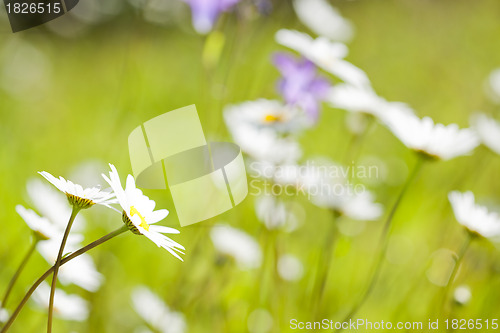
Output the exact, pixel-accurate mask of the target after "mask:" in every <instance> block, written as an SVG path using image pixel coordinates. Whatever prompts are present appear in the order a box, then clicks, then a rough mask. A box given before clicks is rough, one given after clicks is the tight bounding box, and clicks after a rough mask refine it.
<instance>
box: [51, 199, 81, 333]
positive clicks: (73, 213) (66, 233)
mask: <svg viewBox="0 0 500 333" xmlns="http://www.w3.org/2000/svg"><path fill="white" fill-rule="evenodd" d="M80 209H81V208H80V207H78V206H77V205H76V204H74V205H73V210H72V211H71V216H70V217H69V221H68V225H67V226H66V230H65V231H64V236H63V239H62V241H61V246H60V247H59V253H58V254H57V260H56V263H55V264H54V276H53V277H52V285H51V287H50V298H49V315H48V320H47V333H50V332H52V316H53V313H54V296H55V292H56V284H57V274H58V273H59V266H61V258H62V255H63V252H64V247H65V246H66V241H67V240H68V236H69V232H70V231H71V226H73V222H74V221H75V218H76V215H78V212H79V211H80Z"/></svg>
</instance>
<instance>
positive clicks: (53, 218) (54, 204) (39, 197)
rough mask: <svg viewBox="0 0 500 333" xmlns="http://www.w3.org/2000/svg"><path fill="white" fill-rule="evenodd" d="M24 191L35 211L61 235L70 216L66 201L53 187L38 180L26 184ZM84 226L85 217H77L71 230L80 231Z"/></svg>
mask: <svg viewBox="0 0 500 333" xmlns="http://www.w3.org/2000/svg"><path fill="white" fill-rule="evenodd" d="M26 190H27V192H28V196H29V197H30V199H31V201H32V202H33V205H34V206H35V208H36V210H37V211H38V212H39V213H40V214H41V215H42V216H44V217H46V218H47V219H48V220H49V221H50V222H51V223H53V224H54V226H56V227H57V228H59V229H61V234H62V233H63V232H64V229H65V228H66V225H67V224H68V217H69V216H70V215H71V208H70V206H68V201H67V200H66V199H64V197H63V196H61V195H60V194H59V192H58V191H57V190H56V189H55V188H54V187H52V186H50V185H49V184H47V183H46V182H43V181H42V180H40V179H38V178H34V179H30V180H29V181H28V183H27V184H26ZM85 224H86V221H85V217H84V216H83V215H80V214H79V215H77V216H76V218H75V222H74V225H73V228H72V229H71V230H72V232H73V231H77V232H78V231H82V230H83V229H84V227H85Z"/></svg>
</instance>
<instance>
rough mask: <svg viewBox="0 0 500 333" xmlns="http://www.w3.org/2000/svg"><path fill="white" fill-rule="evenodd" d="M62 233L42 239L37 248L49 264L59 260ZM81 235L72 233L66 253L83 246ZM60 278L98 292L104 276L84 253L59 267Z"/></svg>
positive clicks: (67, 282)
mask: <svg viewBox="0 0 500 333" xmlns="http://www.w3.org/2000/svg"><path fill="white" fill-rule="evenodd" d="M61 238H62V234H61V235H60V236H59V237H58V238H53V239H50V240H47V241H41V242H39V243H38V244H37V250H38V252H39V253H40V254H41V255H42V257H43V258H44V259H45V260H46V261H47V263H48V264H49V265H53V264H54V262H55V261H56V260H57V255H58V252H59V247H60V244H61ZM82 240H83V237H82V236H81V235H78V234H76V235H70V236H69V238H68V241H67V244H66V246H65V248H64V251H65V252H66V253H70V252H74V251H76V250H78V249H79V248H81V244H80V242H81V241H82ZM58 279H59V281H60V282H61V283H62V284H63V285H69V284H75V285H77V286H79V287H81V288H83V289H85V290H87V291H90V292H96V291H97V290H99V288H100V287H101V285H102V283H103V281H104V277H103V276H102V274H101V273H99V272H98V271H97V268H96V267H95V264H94V261H93V259H92V257H91V256H90V255H88V254H82V255H80V256H79V257H78V259H76V260H71V261H69V262H68V263H67V264H65V265H64V266H61V267H60V268H59V272H58Z"/></svg>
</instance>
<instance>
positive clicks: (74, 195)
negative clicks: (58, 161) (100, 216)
mask: <svg viewBox="0 0 500 333" xmlns="http://www.w3.org/2000/svg"><path fill="white" fill-rule="evenodd" d="M39 174H40V175H42V176H43V177H44V178H45V179H47V181H49V182H50V183H51V184H52V185H54V186H55V187H56V188H57V189H58V190H59V191H61V192H63V193H65V194H66V196H67V197H68V201H69V203H70V204H71V205H73V206H75V207H79V208H80V209H86V208H90V207H92V206H93V205H95V204H100V205H104V206H108V207H109V204H112V203H116V199H115V195H114V194H113V193H109V192H104V191H101V189H100V188H99V187H90V188H85V189H84V188H83V187H82V186H81V185H79V184H74V183H73V182H71V181H69V180H66V179H64V178H63V177H59V179H57V178H56V177H54V176H52V175H51V174H50V173H48V172H45V171H41V172H39Z"/></svg>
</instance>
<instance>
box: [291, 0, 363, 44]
mask: <svg viewBox="0 0 500 333" xmlns="http://www.w3.org/2000/svg"><path fill="white" fill-rule="evenodd" d="M293 7H294V9H295V12H296V13H297V16H298V17H299V19H300V21H301V22H302V23H303V24H304V25H305V26H307V27H308V28H309V29H311V30H312V31H313V32H315V33H316V34H318V35H320V36H324V37H328V38H330V39H332V40H337V41H341V42H347V41H349V40H351V38H352V36H353V33H354V32H353V30H354V29H353V26H352V23H351V22H350V21H349V20H347V19H345V18H343V17H342V15H341V14H340V12H339V11H338V10H337V9H336V8H334V7H332V6H331V5H330V4H329V3H328V2H327V1H325V0H294V1H293Z"/></svg>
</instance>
